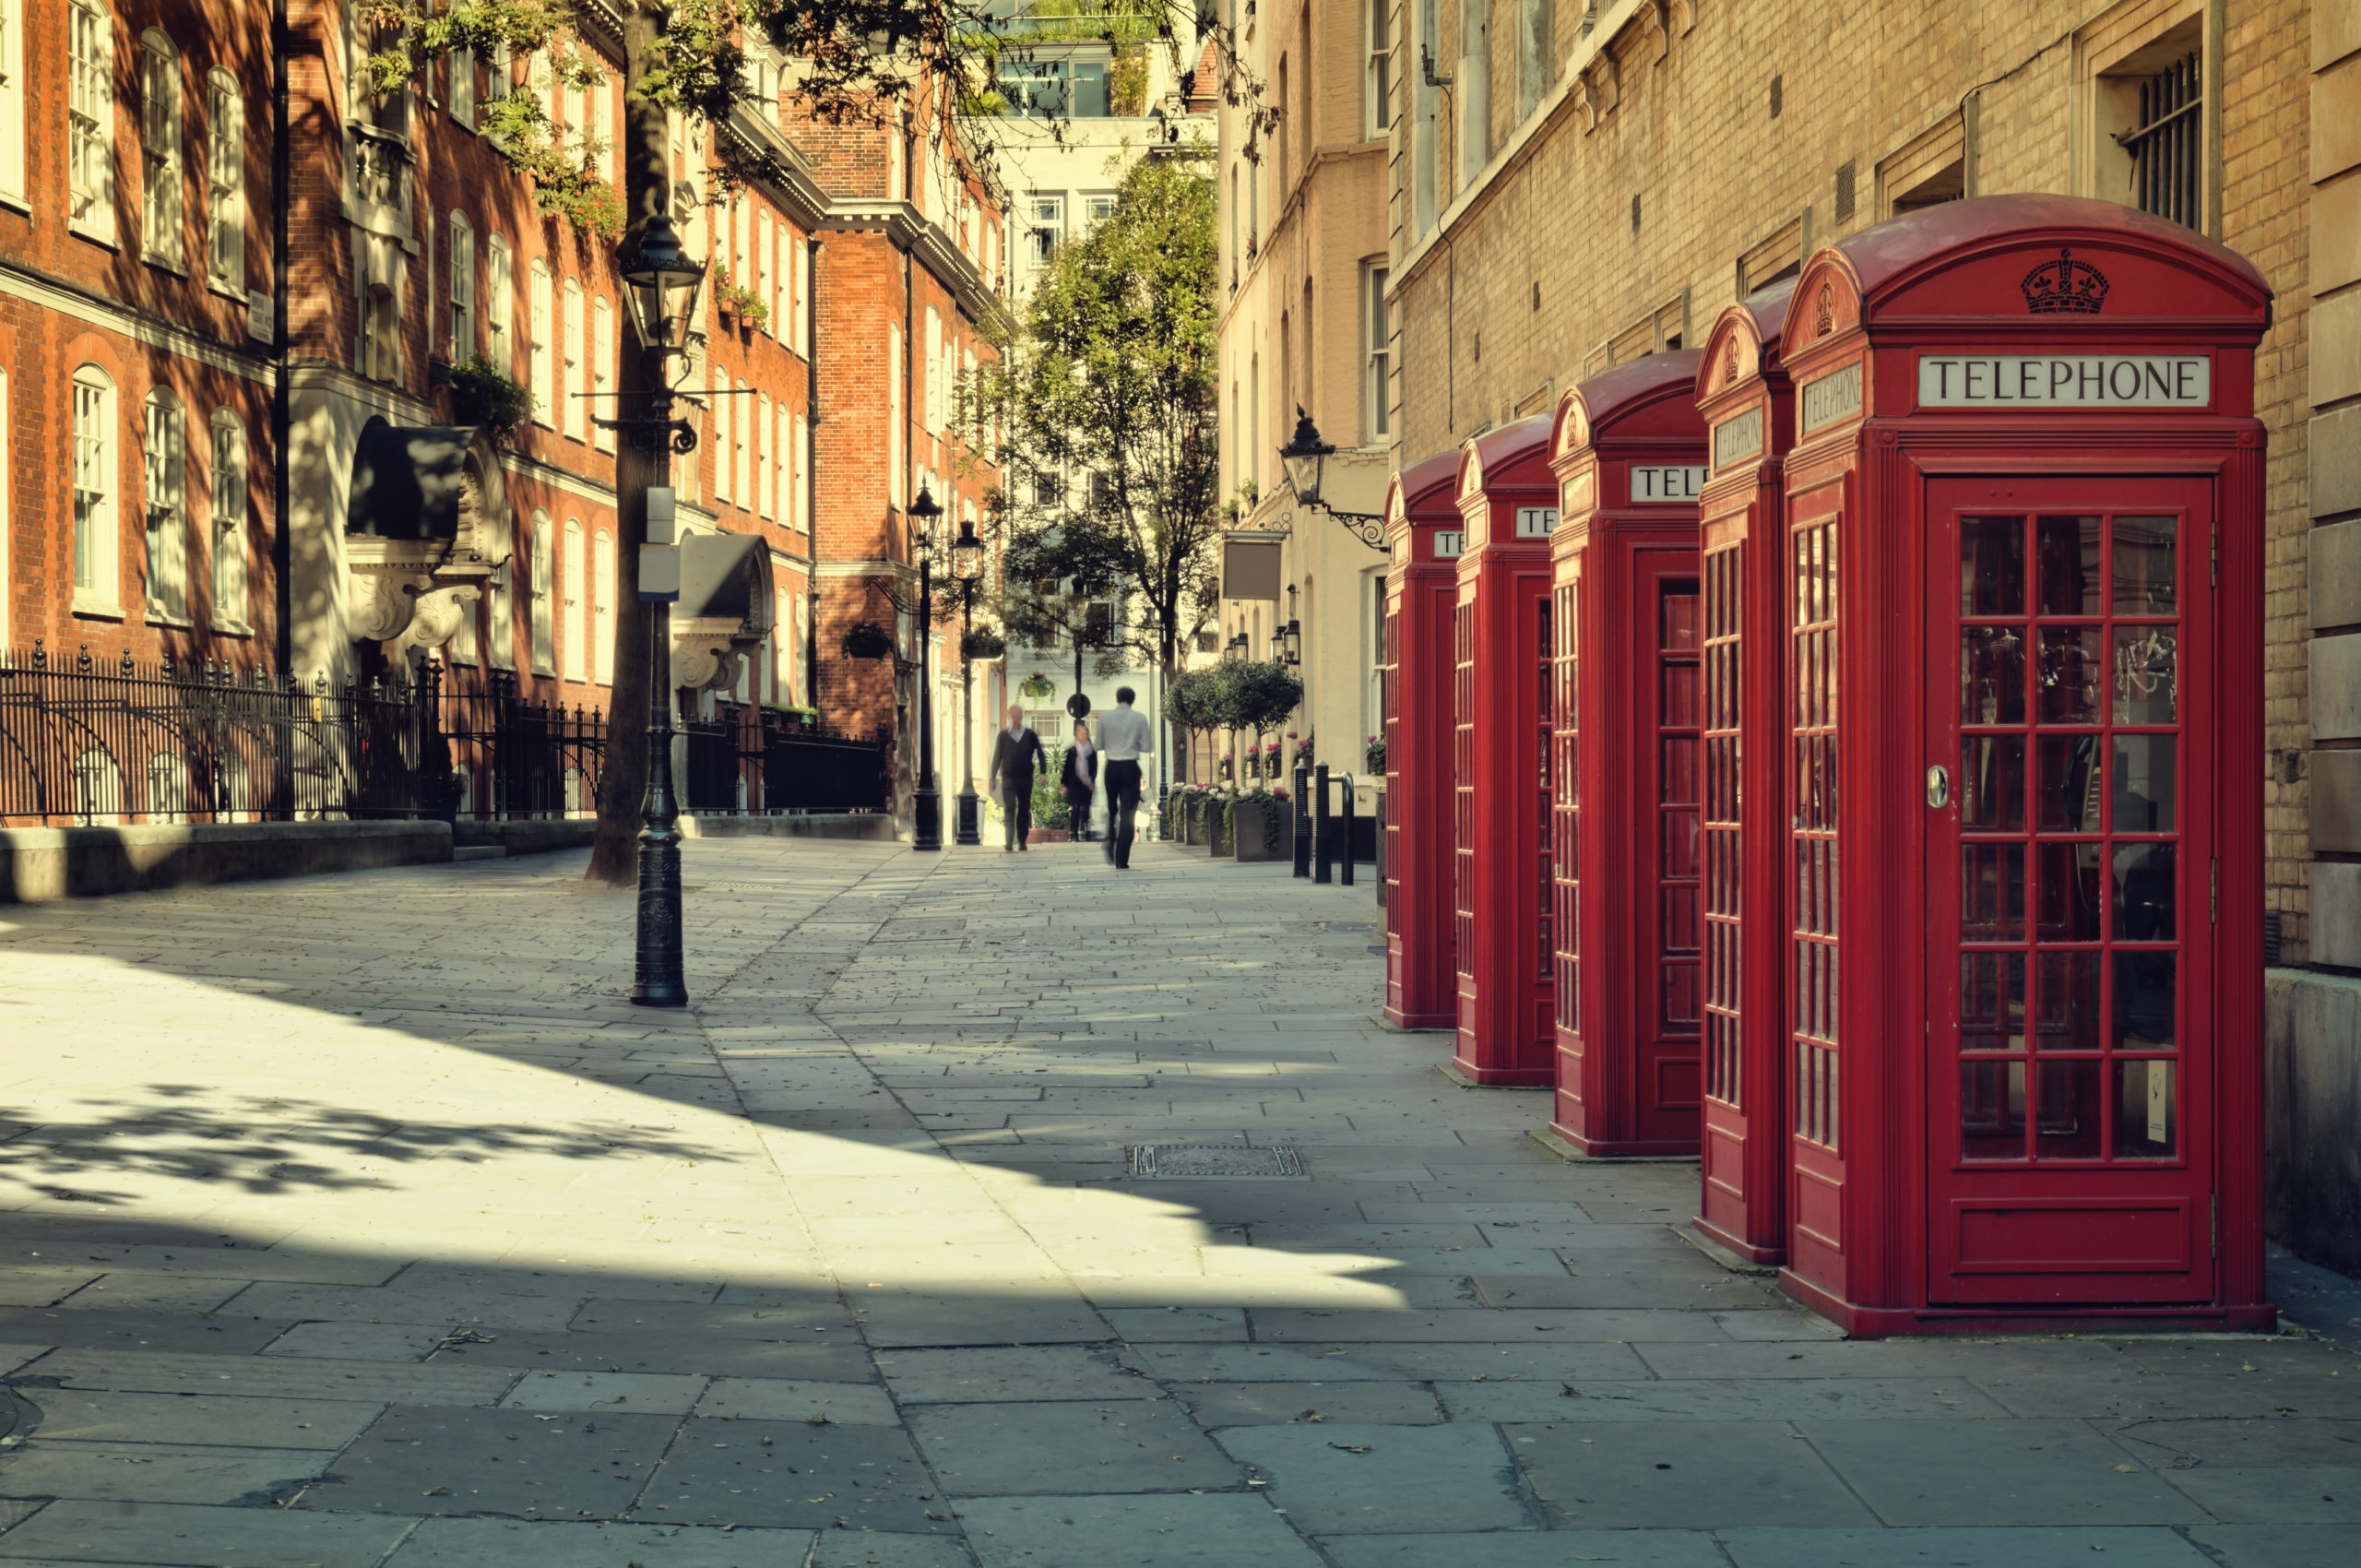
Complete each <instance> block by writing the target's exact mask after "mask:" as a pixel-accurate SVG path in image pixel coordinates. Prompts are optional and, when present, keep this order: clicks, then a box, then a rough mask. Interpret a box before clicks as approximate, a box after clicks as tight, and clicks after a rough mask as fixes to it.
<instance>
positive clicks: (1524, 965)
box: [1452, 414, 1558, 1088]
mask: <svg viewBox="0 0 2361 1568" xmlns="http://www.w3.org/2000/svg"><path fill="white" fill-rule="evenodd" d="M1549 425H1550V417H1549V416H1548V415H1547V414H1542V415H1537V416H1536V417H1534V418H1532V419H1528V420H1521V421H1519V422H1516V423H1514V424H1511V425H1504V426H1502V427H1501V428H1500V429H1498V430H1494V431H1490V432H1489V433H1487V434H1483V435H1479V436H1477V437H1476V438H1475V439H1473V440H1471V441H1469V442H1468V443H1467V444H1466V445H1465V446H1463V447H1462V448H1461V449H1460V458H1459V479H1458V497H1459V511H1460V516H1461V517H1462V518H1463V519H1464V520H1465V524H1466V535H1467V538H1466V550H1465V553H1464V554H1463V555H1461V556H1460V558H1459V597H1458V600H1457V602H1456V603H1455V605H1454V606H1453V631H1452V640H1453V660H1454V669H1453V681H1452V693H1453V695H1452V706H1453V769H1454V785H1455V794H1456V797H1457V799H1456V804H1455V807H1454V810H1453V832H1454V835H1455V845H1456V849H1455V856H1454V859H1455V866H1454V871H1453V890H1454V905H1453V913H1454V921H1453V923H1454V927H1455V932H1456V936H1455V945H1456V948H1457V960H1456V961H1457V964H1458V1029H1457V1039H1456V1043H1455V1047H1454V1050H1453V1071H1454V1072H1455V1073H1456V1074H1458V1075H1460V1076H1461V1077H1462V1078H1464V1079H1465V1080H1466V1081H1468V1082H1470V1083H1477V1084H1491V1085H1498V1086H1501V1087H1525V1088H1547V1087H1549V1085H1550V1083H1551V1081H1552V1080H1553V1079H1554V1077H1555V1075H1556V1072H1555V1068H1554V1066H1553V1064H1552V1063H1551V1060H1550V1057H1551V1051H1550V1015H1551V1008H1552V1004H1551V991H1552V989H1553V988H1552V986H1551V984H1550V978H1549V964H1550V956H1551V949H1550V944H1549V938H1548V890H1549V871H1548V859H1549V847H1548V837H1547V824H1546V818H1547V816H1548V810H1549V794H1548V772H1547V769H1548V747H1547V746H1546V745H1545V744H1544V743H1543V741H1542V735H1543V730H1544V727H1545V726H1546V725H1547V724H1548V714H1549V704H1548V695H1547V692H1546V690H1545V684H1546V682H1547V679H1548V671H1549V666H1548V637H1547V636H1546V632H1545V628H1546V624H1547V622H1548V614H1549V540H1548V529H1550V528H1554V527H1555V526H1556V522H1557V509H1558V487H1557V482H1556V481H1554V480H1553V479H1552V478H1551V477H1550V474H1549V465H1548V456H1549ZM1520 512H1526V513H1528V514H1529V515H1531V516H1532V517H1534V519H1535V521H1534V526H1535V527H1536V528H1538V529H1540V531H1539V533H1538V534H1537V535H1536V534H1534V533H1527V534H1526V535H1525V536H1524V537H1519V535H1518V532H1517V519H1518V514H1519V513H1520Z"/></svg>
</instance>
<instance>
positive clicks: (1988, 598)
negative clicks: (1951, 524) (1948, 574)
mask: <svg viewBox="0 0 2361 1568" xmlns="http://www.w3.org/2000/svg"><path fill="white" fill-rule="evenodd" d="M1959 557H1960V559H1959V577H1960V610H1961V612H1962V613H1964V614H1968V615H2022V614H2023V613H2024V612H2025V520H2024V519H2023V517H1964V518H1962V519H1961V520H1960V525H1959Z"/></svg>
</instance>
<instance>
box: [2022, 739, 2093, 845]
mask: <svg viewBox="0 0 2361 1568" xmlns="http://www.w3.org/2000/svg"><path fill="white" fill-rule="evenodd" d="M2037 743H2038V745H2039V746H2040V748H2041V785H2040V789H2041V793H2040V795H2039V797H2038V799H2039V800H2040V802H2041V810H2040V826H2041V829H2042V831H2044V832H2066V833H2096V832H2097V831H2099V797H2098V788H2099V776H2098V768H2097V766H2095V765H2096V763H2097V761H2098V754H2099V738H2098V737H2097V736H2096V735H2044V736H2042V737H2041V738H2040V740H2039V742H2037Z"/></svg>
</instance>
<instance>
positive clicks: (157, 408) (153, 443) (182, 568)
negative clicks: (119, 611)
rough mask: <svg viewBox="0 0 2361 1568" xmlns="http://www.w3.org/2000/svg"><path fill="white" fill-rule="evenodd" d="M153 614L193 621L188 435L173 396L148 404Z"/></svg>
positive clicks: (150, 602) (150, 400)
mask: <svg viewBox="0 0 2361 1568" xmlns="http://www.w3.org/2000/svg"><path fill="white" fill-rule="evenodd" d="M143 456H144V457H146V459H147V463H146V468H147V481H148V483H147V490H148V613H149V614H150V615H154V616H160V617H162V618H164V619H167V620H172V621H185V620H187V619H188V513H187V508H186V505H185V501H184V496H185V493H186V483H185V481H186V477H187V473H188V430H187V426H186V425H185V423H184V422H183V419H182V415H181V405H180V400H179V399H178V398H174V397H173V396H172V394H171V393H169V392H155V393H151V394H150V395H149V396H148V445H147V451H146V452H145V453H144V454H143Z"/></svg>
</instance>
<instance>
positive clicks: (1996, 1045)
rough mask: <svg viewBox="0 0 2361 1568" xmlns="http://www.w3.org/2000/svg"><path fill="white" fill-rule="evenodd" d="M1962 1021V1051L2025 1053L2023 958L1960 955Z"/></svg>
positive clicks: (1992, 955)
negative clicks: (2023, 1051)
mask: <svg viewBox="0 0 2361 1568" xmlns="http://www.w3.org/2000/svg"><path fill="white" fill-rule="evenodd" d="M1959 1021H1960V1029H1959V1048H1960V1049H1961V1050H1962V1051H2022V1050H2023V1049H2024V1043H2025V956H2024V955H2023V954H2022V953H1963V954H1961V955H1960V974H1959Z"/></svg>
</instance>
